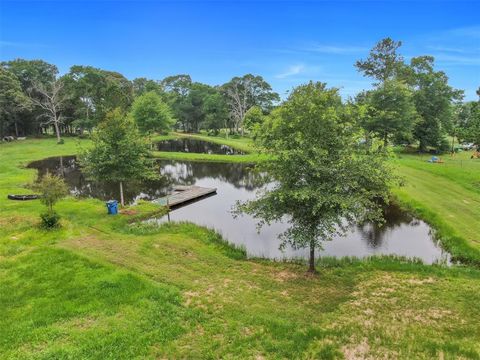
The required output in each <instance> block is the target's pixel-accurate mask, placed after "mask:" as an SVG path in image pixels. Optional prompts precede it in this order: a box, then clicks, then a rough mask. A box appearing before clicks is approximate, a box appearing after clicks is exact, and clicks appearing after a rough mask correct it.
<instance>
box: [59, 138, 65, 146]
mask: <svg viewBox="0 0 480 360" xmlns="http://www.w3.org/2000/svg"><path fill="white" fill-rule="evenodd" d="M63 144H65V140H63V139H60V140H59V141H57V145H63Z"/></svg>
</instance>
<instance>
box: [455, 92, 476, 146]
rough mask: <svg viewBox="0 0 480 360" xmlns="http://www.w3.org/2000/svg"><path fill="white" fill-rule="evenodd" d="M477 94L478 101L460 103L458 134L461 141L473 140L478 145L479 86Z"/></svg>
mask: <svg viewBox="0 0 480 360" xmlns="http://www.w3.org/2000/svg"><path fill="white" fill-rule="evenodd" d="M477 94H478V96H479V99H478V101H469V102H467V103H465V104H462V109H461V113H460V115H459V117H460V121H459V125H458V126H459V128H460V129H459V131H458V136H459V138H461V139H462V140H463V141H468V142H473V143H474V144H476V145H477V146H480V88H479V89H478V90H477Z"/></svg>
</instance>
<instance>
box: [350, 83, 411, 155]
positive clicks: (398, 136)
mask: <svg viewBox="0 0 480 360" xmlns="http://www.w3.org/2000/svg"><path fill="white" fill-rule="evenodd" d="M357 99H358V103H359V104H360V105H366V111H365V112H364V113H363V116H362V117H361V125H362V126H363V128H364V129H365V130H367V131H368V132H369V133H370V134H374V135H376V136H377V137H379V138H380V139H382V140H383V143H384V146H386V145H387V144H388V142H389V140H394V141H395V142H400V141H405V140H410V139H411V133H412V130H413V127H414V124H415V121H416V119H417V117H418V115H417V112H416V110H415V103H414V101H413V92H412V91H411V90H410V89H409V87H408V86H407V85H405V84H403V83H402V82H399V81H397V80H386V81H385V82H383V83H382V84H379V85H378V86H377V87H376V88H375V89H373V90H370V91H366V92H364V93H362V94H360V96H358V97H357Z"/></svg>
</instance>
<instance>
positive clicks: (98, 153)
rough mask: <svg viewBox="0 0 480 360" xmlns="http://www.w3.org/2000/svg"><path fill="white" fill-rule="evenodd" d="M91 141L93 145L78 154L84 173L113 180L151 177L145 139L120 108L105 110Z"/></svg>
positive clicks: (150, 163) (147, 147) (147, 146)
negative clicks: (104, 115)
mask: <svg viewBox="0 0 480 360" xmlns="http://www.w3.org/2000/svg"><path fill="white" fill-rule="evenodd" d="M92 142H93V147H92V148H91V149H89V150H87V151H83V152H82V153H81V156H80V161H81V164H82V167H83V168H84V170H85V172H86V173H87V175H88V176H90V177H92V178H94V179H97V180H101V181H114V182H123V181H127V180H133V179H149V178H154V177H155V174H154V172H153V167H152V165H153V164H152V162H153V160H152V159H151V158H150V151H149V145H148V143H147V142H146V141H145V140H144V139H143V138H142V137H141V136H140V134H139V132H138V129H137V127H136V126H135V123H134V122H133V120H132V119H131V118H130V117H128V116H125V115H124V114H123V113H122V112H121V110H120V109H115V110H113V111H111V112H110V113H108V114H107V116H106V118H105V120H104V121H102V122H101V123H100V125H99V126H98V129H97V131H95V132H94V133H93V135H92Z"/></svg>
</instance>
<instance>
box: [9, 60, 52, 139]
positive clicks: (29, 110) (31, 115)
mask: <svg viewBox="0 0 480 360" xmlns="http://www.w3.org/2000/svg"><path fill="white" fill-rule="evenodd" d="M1 67H2V68H3V69H5V70H8V71H10V72H11V73H13V74H14V75H15V76H16V78H17V79H18V81H19V82H20V85H21V88H22V91H23V93H24V94H25V96H28V94H29V92H30V90H31V89H32V87H33V85H34V84H41V85H43V86H44V87H47V86H48V84H50V83H51V82H52V81H54V80H55V79H56V76H57V74H58V69H57V67H56V66H55V65H52V64H49V63H47V62H45V61H43V60H24V59H15V60H11V61H4V62H2V63H1ZM38 96H39V98H40V95H38ZM42 113H43V110H42V109H40V108H38V107H36V106H29V107H22V108H19V109H17V111H16V112H15V114H16V116H15V121H16V123H17V128H18V129H17V130H18V131H19V133H20V132H21V133H23V134H32V133H38V132H40V130H41V129H42V126H41V122H42V117H41V115H42Z"/></svg>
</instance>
